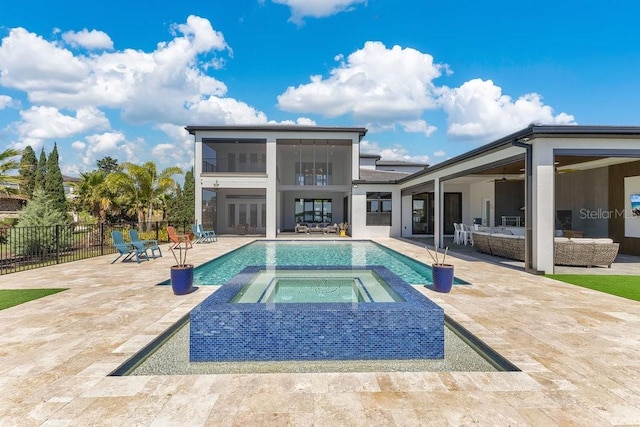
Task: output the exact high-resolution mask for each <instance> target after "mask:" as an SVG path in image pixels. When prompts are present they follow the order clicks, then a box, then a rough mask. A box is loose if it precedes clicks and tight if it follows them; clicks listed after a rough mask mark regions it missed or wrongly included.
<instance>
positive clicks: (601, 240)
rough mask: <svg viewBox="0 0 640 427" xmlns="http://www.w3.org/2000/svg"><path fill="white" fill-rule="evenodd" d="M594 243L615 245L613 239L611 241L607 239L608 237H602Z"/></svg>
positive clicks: (594, 240)
mask: <svg viewBox="0 0 640 427" xmlns="http://www.w3.org/2000/svg"><path fill="white" fill-rule="evenodd" d="M593 242H594V243H613V239H609V238H606V237H601V238H598V239H593Z"/></svg>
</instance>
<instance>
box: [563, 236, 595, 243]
mask: <svg viewBox="0 0 640 427" xmlns="http://www.w3.org/2000/svg"><path fill="white" fill-rule="evenodd" d="M569 240H570V241H572V242H573V243H594V242H593V239H590V238H588V237H572V238H570V239H569Z"/></svg>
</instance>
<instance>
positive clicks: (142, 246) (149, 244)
mask: <svg viewBox="0 0 640 427" xmlns="http://www.w3.org/2000/svg"><path fill="white" fill-rule="evenodd" d="M129 240H131V244H132V245H133V246H135V247H136V248H137V249H138V250H139V251H147V250H151V256H152V257H153V259H156V251H158V253H159V254H160V255H158V256H160V257H162V250H160V246H158V241H157V240H140V236H139V235H138V230H136V229H135V228H131V229H129Z"/></svg>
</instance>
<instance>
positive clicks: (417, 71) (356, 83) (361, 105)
mask: <svg viewBox="0 0 640 427" xmlns="http://www.w3.org/2000/svg"><path fill="white" fill-rule="evenodd" d="M336 60H337V61H340V64H339V66H338V67H337V68H334V69H333V70H332V71H331V73H330V74H331V75H330V76H329V77H328V78H326V79H323V78H322V76H312V77H311V82H310V83H308V84H304V85H300V86H298V87H289V88H287V90H286V91H285V92H284V93H283V94H281V95H280V96H278V105H279V106H280V108H281V109H283V110H286V111H292V112H301V113H302V112H307V113H317V114H321V115H323V116H325V117H336V116H340V115H345V114H350V115H352V116H353V118H354V119H355V120H356V121H359V122H362V121H371V122H373V123H374V126H375V125H376V124H378V125H385V124H387V125H388V124H393V123H398V124H400V125H402V123H405V125H404V126H403V127H405V128H406V129H410V128H412V126H411V125H409V126H407V125H406V124H411V123H413V124H415V123H418V122H419V121H420V116H421V115H422V113H423V112H424V110H426V109H432V108H435V107H436V98H435V96H434V89H435V88H434V85H433V80H434V79H435V78H437V77H439V76H440V75H441V74H442V70H443V69H444V68H446V66H445V65H442V64H434V62H433V57H432V56H431V55H429V54H425V53H421V52H419V51H417V50H415V49H411V48H401V47H400V46H394V47H392V48H390V49H387V48H386V47H385V45H384V44H382V43H380V42H367V43H365V45H364V47H363V48H362V49H361V50H357V51H355V52H353V53H352V54H351V55H349V57H348V58H347V60H346V61H344V59H343V57H342V56H337V57H336ZM419 132H423V133H425V134H427V133H429V130H428V125H426V123H424V125H423V128H420V129H419Z"/></svg>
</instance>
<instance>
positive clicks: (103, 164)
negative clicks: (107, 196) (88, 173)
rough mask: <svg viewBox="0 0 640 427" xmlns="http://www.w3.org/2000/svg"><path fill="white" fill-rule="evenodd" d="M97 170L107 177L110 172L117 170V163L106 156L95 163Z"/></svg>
mask: <svg viewBox="0 0 640 427" xmlns="http://www.w3.org/2000/svg"><path fill="white" fill-rule="evenodd" d="M96 164H97V166H98V170H99V171H102V172H104V174H105V175H109V174H110V173H112V172H115V171H117V170H118V161H117V160H116V159H114V158H111V157H109V156H106V157H104V158H102V159H100V160H98V161H97V163H96Z"/></svg>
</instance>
